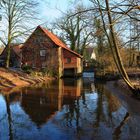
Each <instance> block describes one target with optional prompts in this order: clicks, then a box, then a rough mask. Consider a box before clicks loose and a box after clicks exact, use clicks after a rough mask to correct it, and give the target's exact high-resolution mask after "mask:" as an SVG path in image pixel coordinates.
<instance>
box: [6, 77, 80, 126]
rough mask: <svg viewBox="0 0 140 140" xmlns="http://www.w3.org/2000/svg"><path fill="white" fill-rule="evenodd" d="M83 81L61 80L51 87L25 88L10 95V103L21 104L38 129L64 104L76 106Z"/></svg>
mask: <svg viewBox="0 0 140 140" xmlns="http://www.w3.org/2000/svg"><path fill="white" fill-rule="evenodd" d="M81 90H82V80H81V79H78V80H74V79H64V80H62V79H60V80H59V81H57V82H56V81H54V83H52V84H51V85H50V86H48V85H43V88H42V86H41V87H40V85H38V86H36V87H34V88H30V87H28V88H24V89H22V90H21V91H18V92H14V93H11V94H9V95H8V99H9V101H10V103H13V102H20V105H21V107H22V108H23V110H24V111H25V113H26V114H28V115H29V117H30V119H31V120H32V121H33V122H35V123H36V125H37V126H38V127H40V126H41V125H43V124H44V123H46V122H47V121H48V120H49V119H50V118H52V117H53V116H54V115H55V113H56V112H57V111H59V110H61V108H62V106H63V105H64V104H74V101H75V100H76V99H77V98H78V97H80V95H81Z"/></svg>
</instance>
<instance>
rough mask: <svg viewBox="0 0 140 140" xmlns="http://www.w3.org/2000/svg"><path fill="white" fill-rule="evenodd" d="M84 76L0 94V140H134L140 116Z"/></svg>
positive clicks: (136, 139) (102, 84)
mask: <svg viewBox="0 0 140 140" xmlns="http://www.w3.org/2000/svg"><path fill="white" fill-rule="evenodd" d="M129 107H130V106H129V103H128V104H127V101H126V102H124V101H122V100H121V99H120V98H118V96H116V94H115V93H112V92H110V91H109V90H108V89H107V88H106V83H103V82H96V81H94V78H93V77H91V76H90V75H89V74H84V77H83V78H79V79H61V80H58V81H51V82H49V83H46V84H41V85H39V84H38V85H36V86H34V87H26V88H22V89H19V90H17V91H15V92H13V93H10V94H6V93H1V94H0V140H32V139H36V140H120V139H121V140H138V139H139V138H140V133H139V132H140V124H139V121H140V112H139V109H138V110H137V109H136V108H137V106H136V108H135V111H133V109H130V108H129Z"/></svg>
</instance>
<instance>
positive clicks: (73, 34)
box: [55, 7, 92, 55]
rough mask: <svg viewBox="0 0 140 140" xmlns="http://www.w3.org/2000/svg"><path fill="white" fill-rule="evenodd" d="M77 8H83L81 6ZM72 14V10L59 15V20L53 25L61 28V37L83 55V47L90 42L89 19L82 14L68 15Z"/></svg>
mask: <svg viewBox="0 0 140 140" xmlns="http://www.w3.org/2000/svg"><path fill="white" fill-rule="evenodd" d="M79 9H83V7H80V8H79ZM79 9H78V8H77V9H76V10H75V12H76V11H79ZM72 14H74V12H69V13H68V14H67V15H64V16H63V17H61V18H60V19H59V21H58V20H57V21H56V23H55V27H56V28H57V29H59V30H61V37H62V38H64V40H66V41H67V42H69V44H70V48H71V49H72V50H74V51H77V52H78V53H80V54H82V55H83V52H84V49H85V47H86V46H87V45H89V43H90V42H91V30H90V29H91V28H90V26H89V24H87V20H89V19H88V18H87V17H86V16H87V15H82V14H77V15H76V16H72V17H70V15H72ZM91 22H92V21H91ZM88 23H89V22H88Z"/></svg>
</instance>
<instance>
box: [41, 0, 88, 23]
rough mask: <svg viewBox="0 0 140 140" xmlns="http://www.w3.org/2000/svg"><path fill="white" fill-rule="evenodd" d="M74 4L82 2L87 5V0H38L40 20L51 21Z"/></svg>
mask: <svg viewBox="0 0 140 140" xmlns="http://www.w3.org/2000/svg"><path fill="white" fill-rule="evenodd" d="M74 2H75V3H76V4H80V3H82V2H83V3H84V5H86V6H88V5H89V4H90V2H89V0H42V1H41V0H40V1H39V3H40V4H39V8H38V12H39V18H40V19H41V22H46V21H53V20H55V19H56V18H58V17H60V16H61V15H62V14H63V13H66V11H67V10H68V9H69V8H71V7H72V6H74V5H75V4H74Z"/></svg>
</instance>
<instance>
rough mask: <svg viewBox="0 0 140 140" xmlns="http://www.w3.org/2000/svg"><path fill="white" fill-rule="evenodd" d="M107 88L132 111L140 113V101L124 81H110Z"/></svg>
mask: <svg viewBox="0 0 140 140" xmlns="http://www.w3.org/2000/svg"><path fill="white" fill-rule="evenodd" d="M106 88H107V89H108V90H109V91H110V92H111V93H112V94H113V95H115V96H116V97H118V99H119V100H120V101H121V103H122V104H123V106H125V107H126V108H127V110H128V111H129V112H130V113H133V114H137V115H138V114H139V115H140V108H139V106H140V101H139V99H137V98H135V96H133V94H132V92H131V91H130V90H129V88H128V87H127V85H126V84H125V83H123V81H121V80H120V81H108V82H106Z"/></svg>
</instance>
